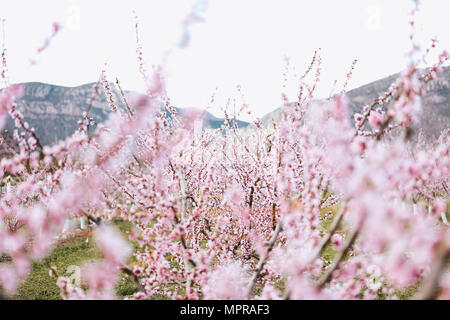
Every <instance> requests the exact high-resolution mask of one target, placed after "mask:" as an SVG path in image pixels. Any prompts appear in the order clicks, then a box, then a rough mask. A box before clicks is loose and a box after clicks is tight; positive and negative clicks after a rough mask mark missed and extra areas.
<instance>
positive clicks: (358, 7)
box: [0, 0, 450, 118]
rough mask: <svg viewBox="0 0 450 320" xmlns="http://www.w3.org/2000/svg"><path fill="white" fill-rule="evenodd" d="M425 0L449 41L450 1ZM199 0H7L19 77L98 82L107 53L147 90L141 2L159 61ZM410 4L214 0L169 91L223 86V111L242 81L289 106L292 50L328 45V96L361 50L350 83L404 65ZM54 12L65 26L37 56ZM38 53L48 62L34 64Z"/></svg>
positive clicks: (206, 95) (193, 95) (436, 32)
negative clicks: (284, 96) (140, 60)
mask: <svg viewBox="0 0 450 320" xmlns="http://www.w3.org/2000/svg"><path fill="white" fill-rule="evenodd" d="M422 2H423V4H422V6H421V11H420V14H419V16H418V24H419V29H418V36H419V39H421V41H422V43H423V45H424V46H426V45H428V44H429V42H430V39H431V38H432V37H435V36H436V37H437V38H438V39H439V40H440V43H439V45H440V46H441V47H442V48H447V49H450V38H449V34H448V30H450V19H448V13H449V9H450V1H448V0H423V1H422ZM193 3H194V1H192V0H178V1H174V0H161V1H159V0H148V1H133V0H126V1H120V2H119V1H106V0H105V1H103V0H96V1H92V0H86V1H82V0H59V1H54V0H40V1H31V0H30V1H25V0H1V3H0V18H6V20H7V21H6V46H7V49H8V56H9V69H10V76H11V80H12V81H13V82H27V81H41V82H47V83H52V84H59V85H66V86H76V85H80V84H84V83H87V82H94V81H96V79H97V77H98V74H99V72H100V70H101V69H102V66H103V64H104V63H105V62H107V63H108V74H109V75H110V78H111V79H112V80H113V79H114V78H115V77H116V76H118V77H119V79H120V80H121V81H122V83H123V86H124V87H125V88H126V89H133V90H141V89H142V88H143V84H142V79H141V77H140V75H139V73H138V69H137V62H136V53H135V48H136V44H135V31H134V21H133V14H132V10H133V9H135V10H136V12H137V13H138V15H139V16H140V20H141V30H140V33H141V40H142V42H143V45H144V51H145V58H146V62H147V64H148V65H151V64H152V63H158V62H159V61H160V58H161V56H162V54H163V52H165V50H166V49H167V48H170V47H172V46H173V45H174V44H176V43H177V41H178V40H179V39H180V36H181V34H182V28H181V21H182V19H183V17H184V16H185V14H186V13H187V12H188V10H189V8H190V7H191V6H192V4H193ZM411 8H412V4H411V1H410V0H395V1H393V0H380V1H375V0H340V1H336V0H314V1H313V0H309V1H301V0H297V1H294V0H292V1H283V0H274V1H264V0H254V1H253V0H211V1H209V5H208V9H207V11H206V12H205V14H204V17H205V18H206V22H205V23H201V24H196V25H195V26H193V27H192V28H191V36H192V41H191V43H190V46H189V47H188V48H187V49H183V50H176V51H174V52H173V54H172V56H171V57H170V60H169V64H168V91H169V95H170V96H171V99H172V102H173V103H174V105H176V106H181V107H193V106H195V107H200V108H204V107H205V106H206V105H207V104H208V101H209V99H210V97H211V94H212V93H213V91H214V89H215V88H216V87H219V94H218V95H217V100H216V104H215V105H214V106H213V109H212V110H211V111H213V113H214V114H216V115H220V107H222V106H223V105H224V104H225V102H226V100H227V97H230V98H237V97H238V95H237V94H236V89H235V88H236V85H238V84H239V85H241V86H242V90H243V92H244V94H245V98H246V101H247V102H248V103H249V104H250V109H251V110H252V112H253V114H254V115H255V116H262V115H264V114H265V113H267V112H269V111H271V110H273V109H274V108H276V107H278V106H279V105H280V101H281V100H280V97H281V85H282V72H283V64H284V56H288V57H290V59H291V63H292V64H293V65H295V66H296V68H297V69H298V70H305V68H306V67H307V65H308V63H309V61H310V60H311V57H312V55H313V53H314V50H316V49H317V48H319V47H320V48H322V57H323V64H322V82H321V86H320V88H319V93H320V95H322V96H325V95H328V94H329V92H330V90H331V88H332V86H333V83H334V81H335V80H337V81H338V83H337V87H336V89H340V88H341V87H342V85H343V82H344V81H345V76H346V73H347V72H348V70H349V68H350V65H351V63H352V61H353V60H354V59H358V64H357V67H356V70H355V73H354V76H353V78H352V80H351V82H350V84H349V88H353V87H357V86H360V85H362V84H365V83H368V82H371V81H373V80H377V79H379V78H382V77H385V76H388V75H390V74H392V73H396V72H398V71H400V70H401V69H402V68H403V66H404V65H405V62H406V59H405V52H406V51H407V50H408V48H409V41H408V34H409V25H408V12H409V11H410V10H411ZM54 21H58V22H60V23H61V24H62V25H63V26H64V29H63V30H62V31H61V33H60V34H59V35H58V36H57V37H56V38H54V39H53V41H52V43H51V45H50V47H49V48H48V49H47V50H46V51H45V52H43V53H42V54H41V55H39V56H37V55H36V49H37V48H39V47H40V46H41V45H42V44H43V42H44V40H45V38H46V37H47V36H48V35H49V34H50V33H51V28H52V23H53V22H54ZM30 58H37V59H38V62H39V63H38V64H37V65H35V66H33V65H31V64H30V63H29V60H30ZM433 61H434V60H433V59H430V62H433ZM294 84H295V83H293V85H294ZM288 94H290V97H291V98H292V99H293V98H294V97H295V94H293V92H288ZM237 102H238V103H239V100H237ZM244 118H245V117H244Z"/></svg>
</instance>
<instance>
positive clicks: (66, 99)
mask: <svg viewBox="0 0 450 320" xmlns="http://www.w3.org/2000/svg"><path fill="white" fill-rule="evenodd" d="M21 86H22V88H23V96H22V97H21V98H20V99H17V101H16V104H17V108H18V110H20V111H21V112H22V114H23V115H24V120H25V121H26V122H28V124H29V126H30V128H35V131H36V135H37V136H38V137H39V139H40V140H41V143H42V144H43V145H48V144H52V143H54V142H56V141H59V140H61V139H64V138H66V137H68V136H70V135H71V134H72V133H74V132H75V131H76V130H77V129H78V121H79V120H80V119H81V118H82V114H83V112H84V111H86V110H87V108H88V104H89V101H90V99H91V97H93V96H94V87H93V86H94V84H93V83H91V84H86V85H82V86H78V87H62V86H56V85H51V84H45V83H40V82H28V83H22V84H21ZM111 92H112V94H113V98H114V100H115V102H116V104H117V105H118V106H119V107H122V108H123V107H124V105H123V103H122V97H121V95H120V93H119V91H118V90H117V89H115V86H114V85H113V84H111ZM133 94H135V93H134V92H132V91H126V92H125V96H126V97H130V96H131V95H133ZM175 109H176V110H177V112H178V113H179V114H181V115H182V116H183V114H185V113H186V111H187V110H189V109H181V108H175ZM110 112H111V111H110V107H109V104H108V101H107V97H106V95H105V93H104V91H103V88H100V92H99V94H98V95H96V96H95V99H94V101H93V104H92V108H91V111H90V113H89V114H90V116H91V117H92V118H93V119H94V120H95V122H96V123H101V122H103V121H104V120H105V119H106V118H107V117H108V115H109V114H110ZM237 122H238V125H239V126H240V127H245V126H247V125H248V123H247V122H244V121H237ZM223 123H224V120H223V119H220V118H217V117H215V116H213V115H212V114H211V113H209V112H206V111H205V113H204V116H203V126H204V127H209V128H219V127H220V126H221V125H222V124H223ZM14 129H15V126H14V123H13V121H12V119H11V118H10V117H8V120H7V121H6V124H5V126H4V127H3V130H2V136H3V138H4V139H5V140H6V141H7V142H8V143H10V142H11V141H12V139H11V138H12V137H11V134H12V131H13V130H14ZM5 130H6V131H5Z"/></svg>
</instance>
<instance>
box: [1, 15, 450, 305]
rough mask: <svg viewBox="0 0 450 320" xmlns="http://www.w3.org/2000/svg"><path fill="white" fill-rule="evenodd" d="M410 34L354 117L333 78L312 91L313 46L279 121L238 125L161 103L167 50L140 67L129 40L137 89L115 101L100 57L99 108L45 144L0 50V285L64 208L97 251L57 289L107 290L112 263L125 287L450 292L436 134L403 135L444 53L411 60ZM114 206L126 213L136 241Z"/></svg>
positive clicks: (174, 293)
mask: <svg viewBox="0 0 450 320" xmlns="http://www.w3.org/2000/svg"><path fill="white" fill-rule="evenodd" d="M415 10H416V9H415ZM415 10H414V12H413V13H415ZM195 13H196V12H195V10H193V12H191V13H190V16H189V17H190V19H191V20H193V21H195V19H193V18H192V17H195ZM191 20H189V19H188V20H187V21H188V22H186V26H185V27H186V28H188V26H189V21H191ZM412 26H413V23H412ZM136 27H138V24H136ZM183 37H184V38H186V34H184V35H183ZM411 40H412V43H413V46H412V50H411V52H410V59H411V61H410V64H409V66H408V68H407V69H406V70H405V71H404V72H403V73H402V74H401V75H400V77H399V78H398V79H397V80H396V82H395V83H394V84H393V85H392V86H391V88H390V90H389V91H387V92H386V93H385V95H384V96H382V97H378V98H376V99H375V100H374V101H373V102H371V103H368V104H367V105H366V106H365V107H364V108H363V109H362V111H361V112H360V113H358V114H356V115H355V116H354V117H353V118H354V119H352V116H351V112H350V110H349V109H348V102H347V99H346V97H345V92H344V91H345V90H343V91H342V92H341V93H339V94H335V95H333V96H331V97H330V98H329V99H326V100H320V101H318V100H314V99H313V98H314V94H315V88H316V87H317V84H318V83H319V81H320V68H321V65H320V61H321V59H320V53H319V52H316V54H315V56H314V58H313V59H312V62H311V64H310V66H309V67H308V68H307V69H306V72H305V74H304V75H303V77H302V78H301V79H300V81H299V93H298V99H297V100H296V101H295V102H293V103H292V102H291V103H286V105H285V106H284V107H283V113H282V119H281V120H280V121H278V122H276V123H274V124H273V125H271V126H269V127H266V126H264V125H263V124H262V123H261V122H260V121H259V120H256V121H255V122H254V123H253V124H252V125H251V127H250V129H248V130H245V131H243V130H240V129H238V128H237V125H236V121H235V119H236V117H237V116H239V113H238V114H235V115H228V114H225V118H226V122H225V124H224V125H223V126H222V127H221V128H219V129H216V130H212V129H206V130H203V131H201V132H197V131H195V130H194V128H193V123H194V122H195V119H198V118H201V116H202V115H201V114H199V113H196V112H192V113H191V114H189V115H187V116H186V117H184V118H181V117H179V116H178V115H177V114H176V111H175V110H174V109H173V108H172V107H171V106H170V100H169V98H168V96H167V93H166V90H165V84H164V63H162V64H161V65H160V66H159V67H157V68H154V69H153V70H152V71H151V72H148V71H147V69H146V68H145V65H144V62H143V60H142V46H141V45H140V43H139V40H138V49H137V52H138V59H139V63H140V68H139V69H140V72H141V74H142V75H143V77H144V80H145V81H146V84H147V89H148V90H147V94H146V95H145V96H141V97H139V98H136V99H134V100H133V101H128V100H127V98H126V97H125V96H123V99H124V102H125V103H124V104H125V105H126V106H127V108H126V109H123V108H119V107H117V102H116V101H114V98H113V96H112V95H110V94H109V92H110V90H111V89H110V87H109V86H110V84H109V81H108V80H107V78H106V73H104V72H103V73H102V78H101V79H100V81H99V82H98V83H97V88H98V86H100V85H101V84H103V86H104V89H105V92H106V94H107V96H108V97H109V102H110V106H111V111H112V112H111V115H110V117H109V119H108V120H107V121H106V122H105V123H104V124H101V125H98V127H97V128H96V129H95V131H92V130H89V126H90V125H91V121H92V119H90V117H89V107H88V108H87V110H88V111H87V112H86V113H85V114H84V115H83V119H81V120H80V129H79V130H78V131H77V132H75V133H74V134H73V135H72V136H71V137H69V138H67V139H66V140H64V141H61V142H59V143H57V144H55V145H52V146H42V145H41V144H40V142H39V139H38V137H37V136H36V135H35V133H34V130H33V129H32V128H29V127H28V125H27V123H26V121H25V120H24V117H23V115H22V114H21V113H20V112H19V111H18V110H17V109H16V108H15V102H14V101H15V99H16V98H18V97H20V87H19V86H16V85H11V84H9V82H8V76H7V64H6V62H7V60H6V52H5V51H4V52H3V55H2V61H3V64H2V67H3V69H2V79H3V80H4V81H5V89H4V90H3V91H2V92H1V95H0V114H1V116H7V115H8V114H9V116H11V117H13V119H15V121H16V126H17V130H16V132H15V135H14V137H15V139H16V141H17V143H18V145H19V151H18V152H17V153H16V154H14V156H12V157H9V158H3V159H2V160H1V161H0V172H1V174H2V175H4V176H6V175H8V174H9V175H11V176H15V177H17V179H18V180H17V184H16V187H15V189H14V191H13V192H10V193H7V194H5V195H3V196H2V197H1V198H0V217H1V220H2V221H3V223H1V224H0V252H1V253H2V254H3V255H5V256H6V257H8V259H7V260H8V261H9V262H8V263H2V264H0V284H1V286H2V287H3V289H4V291H5V293H6V294H12V293H14V292H15V290H16V288H17V285H18V283H19V281H20V280H22V279H25V278H26V277H27V275H28V274H29V272H30V267H31V262H32V261H34V260H38V259H41V258H43V257H44V256H46V255H47V254H48V253H49V252H51V250H52V248H53V247H54V245H55V240H54V239H55V237H57V236H58V235H59V234H60V232H61V230H62V228H63V225H64V221H65V220H66V219H67V218H70V217H87V218H88V219H89V220H90V221H91V222H92V223H93V224H94V225H95V226H96V227H95V230H94V238H95V242H96V244H97V246H98V248H99V250H100V251H101V253H102V255H103V258H102V259H101V260H99V261H97V262H96V263H91V264H89V265H86V266H85V268H84V269H83V272H82V275H83V281H84V284H85V285H86V288H87V289H86V290H84V289H81V288H79V287H75V286H74V285H73V284H72V283H71V282H70V281H69V279H67V278H65V277H59V278H58V282H57V283H58V285H59V287H60V288H61V294H62V296H63V297H64V298H67V299H112V298H115V297H116V296H115V290H114V287H115V285H116V282H117V279H118V276H119V274H120V273H121V272H126V273H128V274H130V275H132V277H133V279H134V280H135V282H136V284H137V287H138V292H137V293H136V294H134V298H136V299H147V298H151V297H152V296H153V295H154V294H163V295H166V296H168V297H170V298H172V299H330V298H331V299H355V298H365V299H374V298H379V297H383V298H396V294H397V289H399V288H404V287H405V286H409V285H413V284H417V283H421V290H420V291H419V292H418V296H417V297H418V298H425V299H431V298H441V299H448V298H450V277H448V275H446V274H445V270H446V266H447V264H448V261H449V258H450V233H449V232H448V226H447V225H445V223H443V221H445V222H446V220H445V217H446V216H445V215H446V213H447V211H448V210H447V200H448V196H449V190H448V182H449V181H448V180H449V172H450V171H449V170H450V140H449V135H448V132H444V133H443V134H442V135H441V137H440V138H439V139H438V140H436V141H435V142H434V143H432V144H428V145H427V144H417V143H413V142H412V141H411V137H412V134H411V126H412V124H414V123H415V122H417V116H418V114H419V112H420V111H421V105H420V98H421V96H422V95H423V94H424V93H425V91H426V88H427V84H428V83H429V82H430V81H432V80H433V79H434V78H435V77H436V75H437V74H438V73H439V72H440V68H441V65H442V64H443V63H445V61H446V60H447V59H448V55H447V54H446V53H445V52H443V53H442V54H441V55H440V58H439V61H437V62H436V63H435V65H433V66H432V67H431V68H429V69H427V70H422V69H419V68H418V64H419V61H420V59H421V58H423V55H427V54H428V52H429V51H430V50H420V48H419V47H418V45H417V44H416V43H415V41H414V33H412V35H411ZM182 43H183V44H185V41H184V42H182ZM434 47H435V43H434V42H433V45H432V48H431V49H433V50H435V49H434ZM353 67H354V65H352V69H353ZM350 76H351V72H350V73H349V75H348V78H347V80H349V78H350ZM95 92H97V90H95ZM94 98H95V97H93V99H94ZM91 102H92V99H91ZM245 108H246V105H244V106H243V107H242V109H241V110H240V112H243V111H244V110H245ZM167 112H168V113H170V114H171V117H166V113H167ZM111 218H120V219H124V220H128V221H131V222H132V223H133V225H134V229H133V232H132V234H131V235H130V240H133V241H135V242H136V243H137V244H138V246H139V250H137V251H135V252H132V249H131V246H130V244H129V242H128V241H127V240H125V239H124V238H123V236H122V235H121V234H120V233H119V232H118V231H117V230H116V229H115V228H114V226H113V225H112V224H110V223H109V222H108V221H110V220H111ZM11 221H13V222H14V223H10V222H11ZM131 254H133V255H134V257H135V259H136V261H137V262H136V263H134V264H133V265H132V266H129V265H127V262H128V261H129V258H130V255H131ZM53 271H54V270H53Z"/></svg>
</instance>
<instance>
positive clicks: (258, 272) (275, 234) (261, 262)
mask: <svg viewBox="0 0 450 320" xmlns="http://www.w3.org/2000/svg"><path fill="white" fill-rule="evenodd" d="M282 228H283V219H280V220H279V221H278V224H277V226H276V228H275V231H274V232H273V235H272V238H271V239H270V241H269V243H268V244H267V254H266V256H265V257H264V258H263V259H261V260H259V262H258V265H257V266H256V270H255V273H254V274H253V277H252V279H251V280H250V283H249V285H248V287H247V297H249V298H250V296H251V294H252V292H253V289H254V287H255V285H256V280H258V278H259V276H260V275H261V271H262V269H263V268H264V265H265V264H266V262H267V260H268V258H269V254H270V252H271V251H272V249H273V247H274V245H275V241H276V240H277V237H278V235H279V234H280V231H281V229H282Z"/></svg>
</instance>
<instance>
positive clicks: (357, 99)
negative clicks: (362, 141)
mask: <svg viewBox="0 0 450 320" xmlns="http://www.w3.org/2000/svg"><path fill="white" fill-rule="evenodd" d="M398 76H399V74H398V73H397V74H394V75H391V76H389V77H386V78H383V79H380V80H377V81H374V82H371V83H369V84H366V85H364V86H361V87H359V88H356V89H353V90H350V91H348V92H347V97H348V98H349V107H350V110H351V111H352V113H353V114H355V113H362V109H363V107H364V106H365V105H367V104H369V103H371V102H372V101H374V100H375V99H376V98H378V97H380V96H382V95H383V94H384V93H385V92H386V91H387V90H388V89H389V87H390V86H391V84H392V83H393V82H394V81H395V80H396V79H397V78H398ZM280 116H281V108H278V109H276V110H274V111H273V112H271V113H269V114H267V115H266V116H264V117H263V119H262V121H263V123H265V124H266V125H268V124H269V123H271V122H272V121H279V119H280ZM419 128H420V129H421V130H422V132H423V134H424V136H425V138H426V139H427V140H432V139H434V138H436V137H438V136H439V135H440V133H441V132H442V131H443V130H445V129H449V128H450V67H444V68H443V72H442V73H440V74H439V75H438V76H437V79H435V80H434V81H432V82H430V83H429V84H428V88H427V92H426V94H425V95H424V97H422V113H421V115H420V117H419V123H418V126H416V128H415V129H416V130H415V131H416V132H418V129H419Z"/></svg>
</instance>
